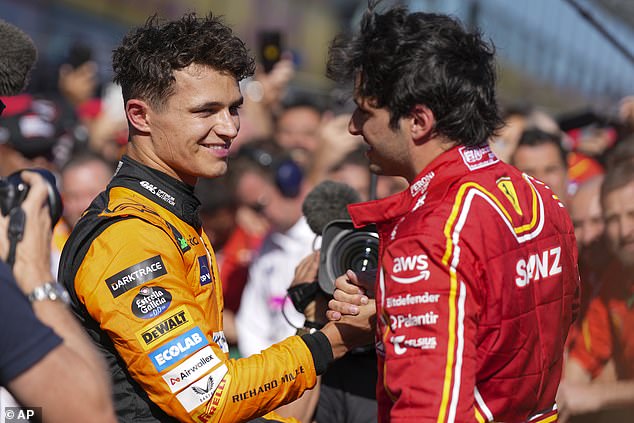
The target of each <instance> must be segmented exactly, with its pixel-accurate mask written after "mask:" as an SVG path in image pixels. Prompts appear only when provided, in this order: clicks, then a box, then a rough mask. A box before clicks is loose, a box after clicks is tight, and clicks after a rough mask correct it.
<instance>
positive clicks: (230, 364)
mask: <svg viewBox="0 0 634 423" xmlns="http://www.w3.org/2000/svg"><path fill="white" fill-rule="evenodd" d="M121 233H125V234H129V236H126V237H121V236H120V234H121ZM177 245H178V244H177V243H176V241H175V239H173V238H172V236H171V235H170V232H169V229H166V228H164V229H160V228H158V227H157V226H155V225H153V224H145V223H139V219H126V220H122V221H120V222H117V223H115V224H113V225H111V226H109V227H108V228H107V229H106V230H104V231H103V232H102V233H101V234H100V235H99V237H97V238H96V239H95V240H94V241H93V243H92V245H91V247H90V248H89V250H88V252H87V254H86V258H85V259H84V262H83V263H82V265H81V266H80V268H79V271H78V272H77V274H76V278H75V283H74V286H75V290H76V293H77V297H78V299H79V301H80V302H81V303H83V304H84V305H85V307H86V309H87V310H88V312H89V313H90V315H91V317H92V318H93V319H94V320H95V321H96V322H98V323H99V324H100V327H101V329H102V330H103V331H104V332H106V333H107V334H108V335H109V336H110V338H111V340H112V341H113V344H114V346H115V348H116V349H117V352H118V354H119V355H120V356H121V358H122V359H123V360H124V361H125V364H126V366H127V371H128V373H129V374H130V375H131V376H132V377H133V378H134V379H135V380H136V382H138V383H139V385H140V386H141V387H142V388H143V389H144V390H145V392H146V393H147V394H148V396H149V398H150V399H151V400H152V401H153V402H154V403H155V404H156V405H158V406H159V407H161V408H162V409H163V410H164V411H165V412H166V413H168V414H170V415H172V416H174V417H177V418H178V419H180V420H182V421H192V420H194V421H196V420H198V421H206V422H216V421H225V420H227V419H229V418H230V419H231V420H235V421H242V420H248V419H250V418H253V417H257V416H261V415H264V414H266V413H267V412H269V411H272V410H274V409H276V408H277V407H279V406H281V405H283V404H286V403H288V402H290V401H293V400H294V399H296V398H298V397H299V396H301V394H302V393H303V392H304V391H305V390H306V389H310V388H312V387H313V386H314V385H315V383H316V377H317V375H318V374H319V373H322V372H323V371H325V369H326V367H327V365H328V364H329V362H330V361H331V360H332V358H333V356H335V357H338V356H341V355H343V352H344V351H345V350H346V348H351V347H354V346H357V345H359V344H356V343H355V342H356V341H357V340H358V339H359V338H362V337H363V335H365V336H366V337H367V336H368V334H369V333H371V330H370V326H369V324H368V320H369V315H370V311H369V310H365V309H364V310H363V312H364V313H360V315H359V316H355V317H351V318H350V319H348V320H344V319H342V322H338V323H337V326H340V328H339V327H335V324H334V323H333V324H332V325H331V326H330V327H328V328H324V331H325V332H324V333H326V331H328V332H327V334H326V335H324V333H316V334H312V335H304V336H303V337H298V336H292V337H289V338H287V339H286V340H284V341H282V342H279V343H277V344H275V345H273V346H271V347H269V348H267V349H265V350H264V351H262V353H261V354H255V355H253V356H250V357H247V358H242V359H238V360H234V359H229V358H228V357H227V355H226V353H225V351H223V349H222V348H221V346H220V345H219V344H218V342H217V338H218V337H217V336H216V334H218V333H219V332H220V331H222V323H221V319H220V317H219V316H220V313H221V307H222V301H221V297H222V292H221V288H220V282H219V281H218V280H217V269H216V268H215V264H214V265H213V267H214V271H213V274H214V275H216V276H214V278H213V279H214V281H213V282H212V283H213V284H214V285H213V286H212V287H209V286H201V284H200V282H199V279H198V278H194V279H196V280H195V281H194V280H188V273H187V272H188V271H189V268H186V266H185V265H184V262H183V260H184V259H183V256H181V251H180V250H179V248H178V246H177ZM183 254H184V253H183ZM159 264H160V266H159ZM146 265H147V266H150V267H151V268H153V269H158V270H160V271H156V272H154V271H148V272H147V273H146V276H145V277H144V278H143V280H141V281H136V280H135V281H134V282H131V281H132V280H133V279H134V278H135V277H136V276H134V275H137V276H138V275H139V274H137V273H134V269H138V268H141V267H142V268H143V269H145V268H146V267H147V266H146ZM152 266H153V267H152ZM133 273H134V275H132V274H133ZM126 275H127V276H129V277H128V278H127V279H125V280H126V281H127V282H124V281H123V278H124V277H125V276H126ZM130 275H132V276H130ZM115 276H116V277H115ZM119 280H121V281H122V282H121V283H119V282H118V281H119ZM105 281H109V282H107V283H106V282H105ZM201 299H202V300H201ZM219 309H220V310H219ZM170 322H171V323H174V324H173V325H172V324H171V323H170ZM160 328H167V329H164V330H162V331H158V330H159V329H160ZM144 334H145V336H144ZM155 335H159V336H155ZM329 339H330V342H329ZM201 363H202V364H201Z"/></svg>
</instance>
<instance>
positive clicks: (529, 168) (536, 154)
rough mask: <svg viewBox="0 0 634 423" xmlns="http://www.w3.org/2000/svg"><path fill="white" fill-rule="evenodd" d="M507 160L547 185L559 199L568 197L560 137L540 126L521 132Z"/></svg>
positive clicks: (564, 152) (566, 168) (563, 154)
mask: <svg viewBox="0 0 634 423" xmlns="http://www.w3.org/2000/svg"><path fill="white" fill-rule="evenodd" d="M510 160H511V161H510V163H511V164H512V165H513V166H515V167H516V168H518V169H519V170H521V171H522V172H525V173H527V174H528V175H530V176H532V177H534V178H536V179H538V180H540V181H542V182H544V183H545V184H546V185H548V186H549V187H550V188H551V189H552V190H553V192H554V193H555V195H556V196H557V197H559V199H560V200H561V201H563V202H564V203H566V202H567V201H568V156H567V152H566V151H565V150H564V147H563V146H562V144H561V137H560V136H558V135H555V134H552V133H549V132H545V131H542V130H540V129H529V130H526V131H524V132H523V133H522V135H521V137H520V139H519V142H518V144H517V148H516V149H515V151H514V152H513V154H512V155H511V159H510Z"/></svg>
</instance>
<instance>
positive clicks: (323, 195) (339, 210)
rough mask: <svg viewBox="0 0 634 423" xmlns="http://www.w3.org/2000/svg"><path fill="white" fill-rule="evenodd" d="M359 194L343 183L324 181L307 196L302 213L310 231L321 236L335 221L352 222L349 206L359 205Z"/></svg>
mask: <svg viewBox="0 0 634 423" xmlns="http://www.w3.org/2000/svg"><path fill="white" fill-rule="evenodd" d="M360 201H361V197H360V196H359V193H357V191H355V190H354V188H352V187H351V186H349V185H346V184H344V183H341V182H334V181H323V182H321V183H320V184H318V185H317V186H316V187H315V188H313V190H312V191H311V192H309V193H308V195H306V198H305V199H304V203H303V204H302V212H303V213H304V216H306V222H307V223H308V226H310V229H311V230H312V231H313V232H314V233H315V234H316V235H321V234H322V232H323V230H324V227H325V226H326V225H327V224H328V223H329V222H331V221H333V220H350V215H349V214H348V209H347V206H348V204H352V203H359V202H360Z"/></svg>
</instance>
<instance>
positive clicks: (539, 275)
mask: <svg viewBox="0 0 634 423" xmlns="http://www.w3.org/2000/svg"><path fill="white" fill-rule="evenodd" d="M560 257H561V247H555V248H551V249H550V250H544V251H542V252H541V253H540V254H531V255H530V256H528V259H523V258H522V259H519V260H518V261H517V263H516V264H515V271H516V272H517V273H516V278H515V284H516V285H517V286H518V287H520V288H523V287H525V286H526V285H528V284H529V283H530V281H531V280H532V281H534V282H537V281H538V280H540V279H546V278H548V277H550V276H555V275H558V274H560V273H561V271H562V269H561V265H560V264H559V259H560Z"/></svg>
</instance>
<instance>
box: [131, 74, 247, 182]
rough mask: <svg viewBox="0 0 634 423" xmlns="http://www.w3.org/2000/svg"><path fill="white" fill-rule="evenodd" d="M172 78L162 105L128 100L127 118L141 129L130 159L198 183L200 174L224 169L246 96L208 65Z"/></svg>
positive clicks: (216, 173) (209, 174)
mask: <svg viewBox="0 0 634 423" xmlns="http://www.w3.org/2000/svg"><path fill="white" fill-rule="evenodd" d="M174 78H175V82H174V86H173V88H174V90H173V94H172V95H171V96H170V97H169V98H168V99H167V100H166V102H165V104H164V105H163V106H161V107H152V106H149V105H147V103H145V102H142V101H140V100H129V101H128V105H127V108H128V117H129V119H130V121H131V122H132V125H133V126H134V127H135V129H137V130H138V131H136V135H135V136H133V137H132V141H133V142H132V144H131V148H130V157H132V158H133V159H135V160H139V161H141V162H142V163H144V164H146V165H148V166H150V167H152V168H154V169H158V170H160V171H162V172H164V173H167V174H168V175H170V176H172V177H174V178H176V179H179V180H181V181H183V182H185V183H187V184H190V185H194V184H195V183H196V180H197V179H198V178H199V177H205V178H213V177H217V176H220V175H223V174H224V173H225V172H226V170H227V157H228V155H229V148H230V146H231V142H232V140H233V139H234V138H235V137H236V135H237V134H238V130H239V128H240V119H239V116H238V109H239V107H240V105H241V104H242V95H241V94H240V89H239V87H238V81H237V80H236V78H235V77H233V76H232V75H230V74H227V73H220V72H218V71H216V70H215V69H213V68H211V67H209V66H203V65H196V64H192V65H190V66H188V67H186V68H184V69H182V70H178V71H175V72H174ZM135 104H136V106H135ZM141 109H142V110H141Z"/></svg>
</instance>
